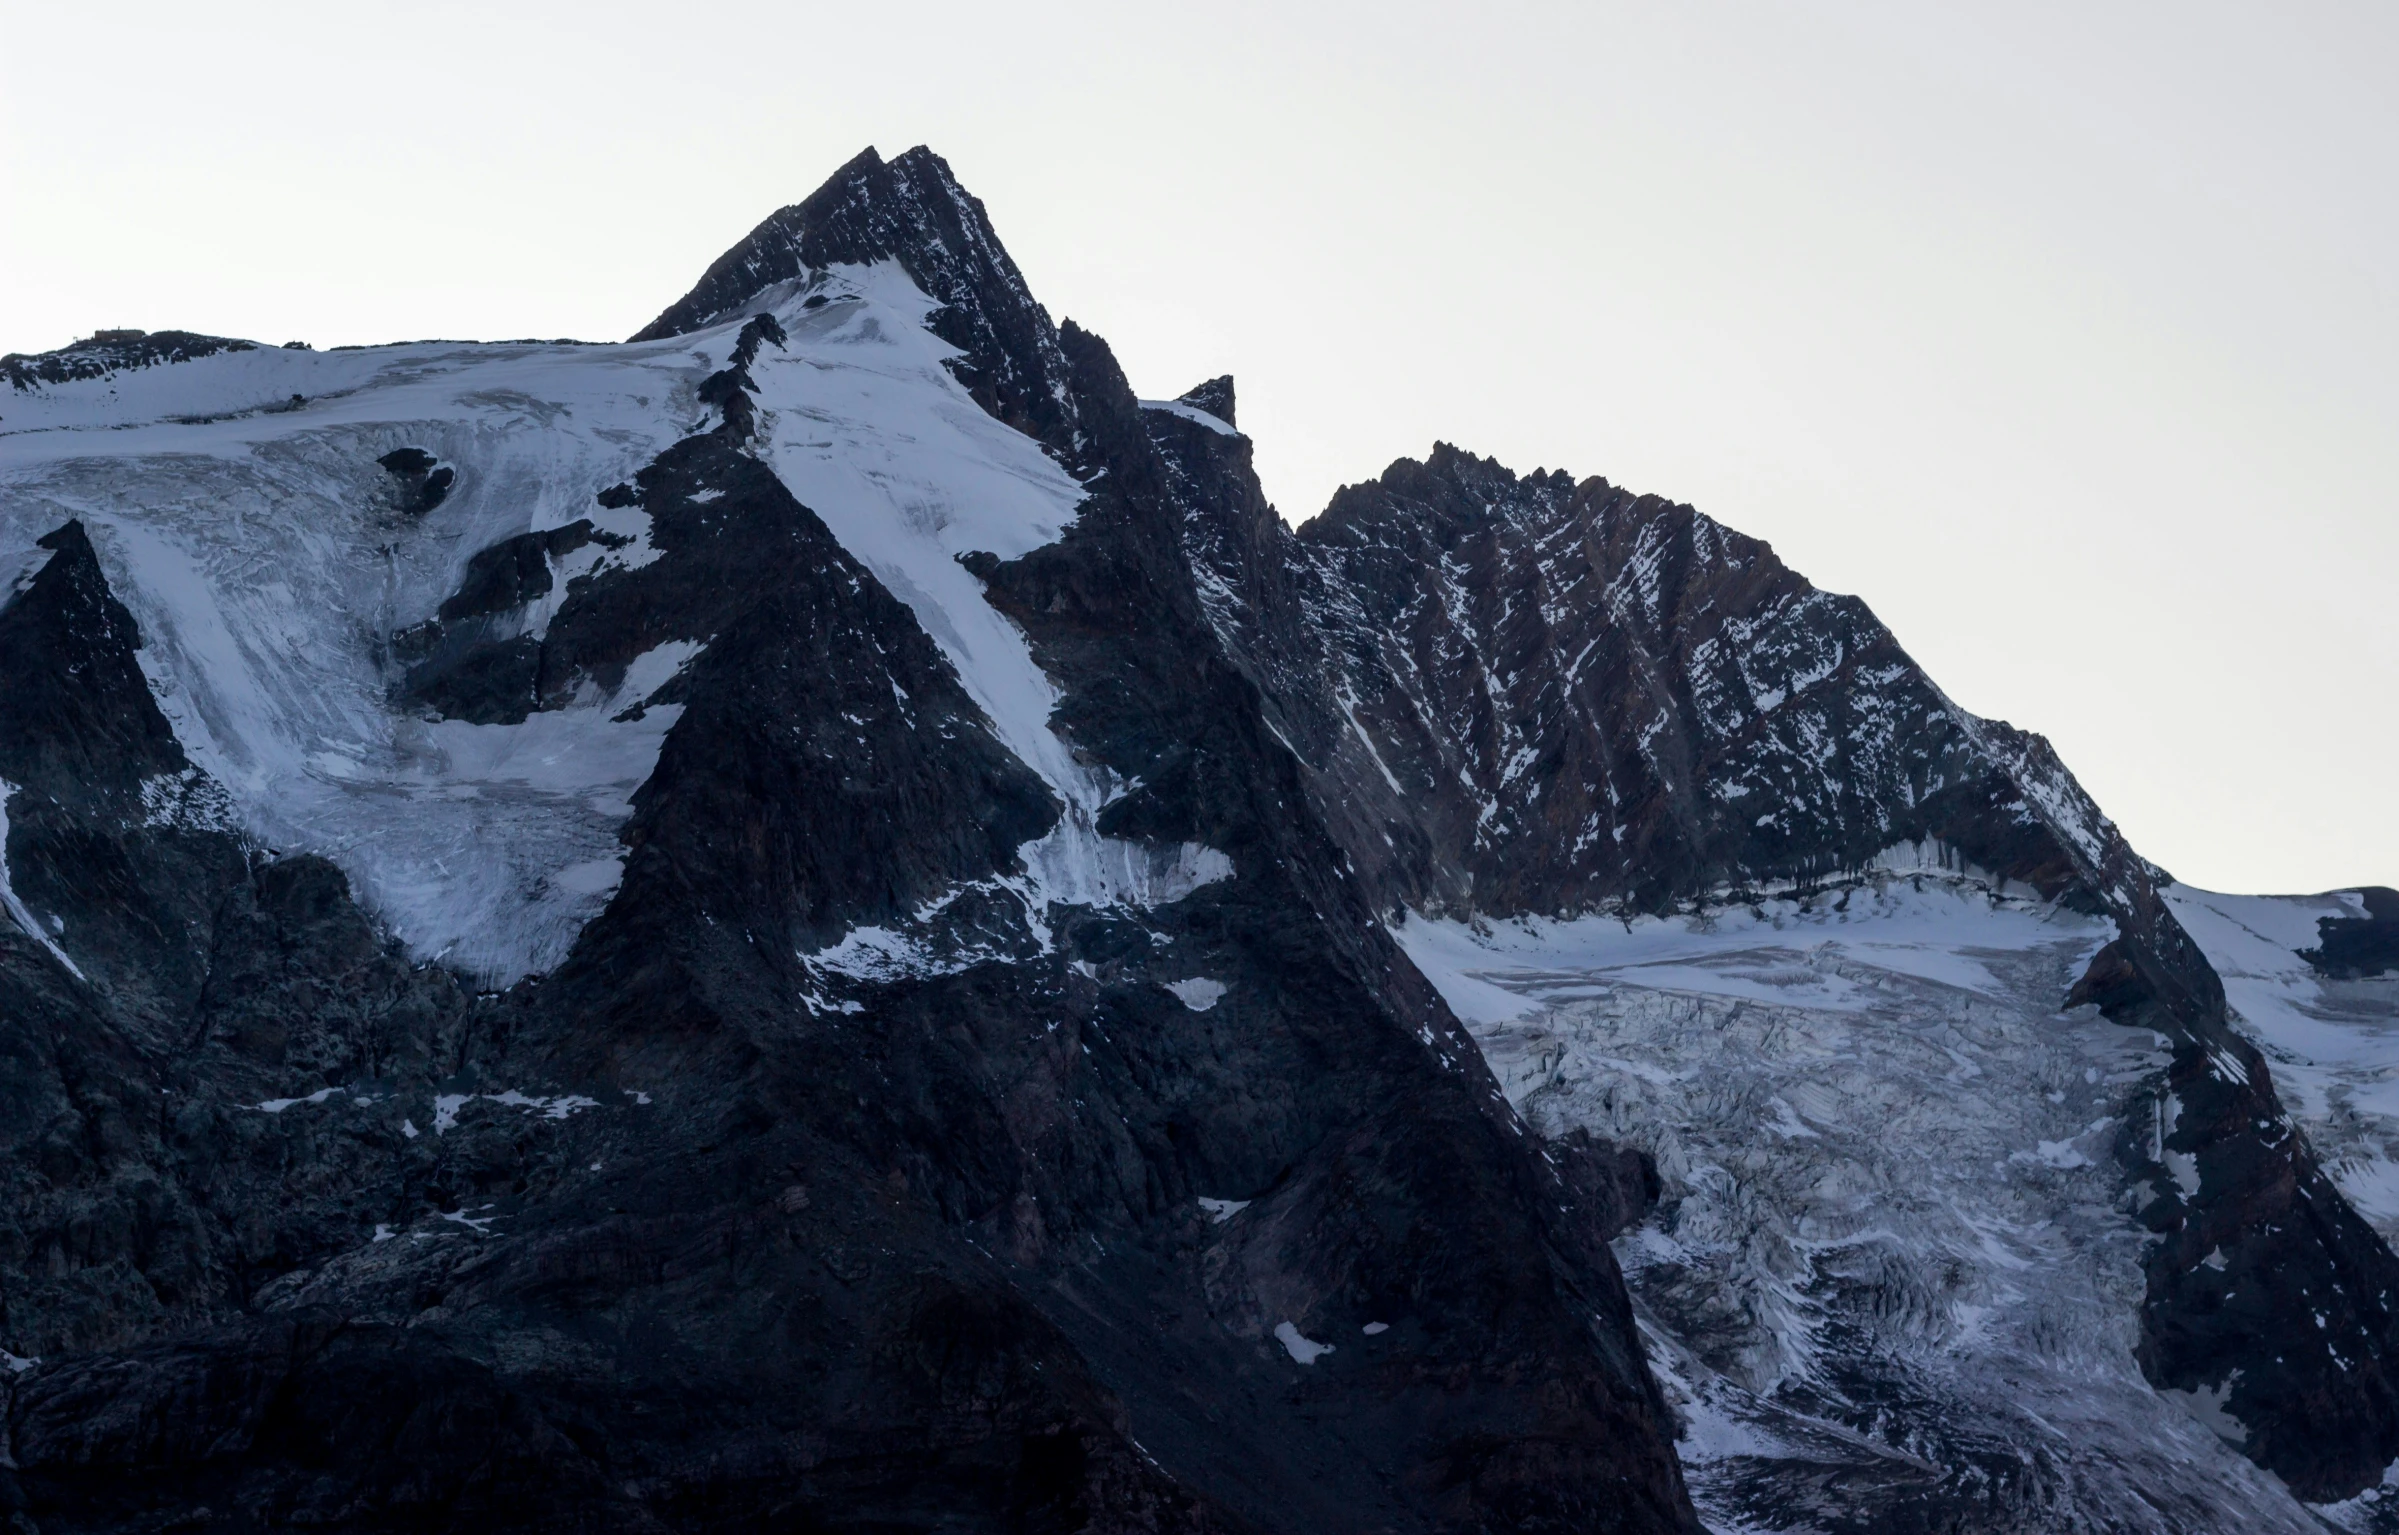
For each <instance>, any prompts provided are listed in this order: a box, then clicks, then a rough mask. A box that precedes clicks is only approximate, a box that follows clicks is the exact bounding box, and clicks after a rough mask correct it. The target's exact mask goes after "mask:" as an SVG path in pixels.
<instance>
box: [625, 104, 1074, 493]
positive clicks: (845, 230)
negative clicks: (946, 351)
mask: <svg viewBox="0 0 2399 1535" xmlns="http://www.w3.org/2000/svg"><path fill="white" fill-rule="evenodd" d="M880 260H894V261H897V262H899V263H900V265H901V266H902V267H903V268H904V269H905V270H906V271H907V273H908V275H909V276H910V277H911V278H913V279H915V281H916V285H917V286H918V287H920V288H922V289H923V290H924V291H925V293H926V294H927V295H928V296H930V297H931V298H932V299H933V300H935V301H936V302H937V303H939V304H940V305H941V306H942V307H941V308H940V309H939V310H937V311H935V313H934V314H933V315H932V316H931V317H930V319H929V321H928V323H929V324H930V325H931V327H932V329H933V331H934V333H935V334H936V335H938V336H940V337H941V339H942V340H944V341H947V342H949V343H950V344H951V345H953V346H955V347H957V348H958V349H959V350H960V351H962V352H964V353H965V354H966V355H965V356H964V357H962V358H960V359H958V360H957V361H956V362H954V363H953V364H952V367H953V369H954V371H955V372H956V373H957V375H958V378H959V381H960V382H961V383H963V384H964V385H965V386H966V387H967V390H968V392H969V393H971V394H973V395H974V397H975V399H976V401H977V402H978V403H979V404H981V405H982V406H983V408H984V409H986V410H988V411H990V412H991V413H992V414H993V415H994V416H997V417H998V418H999V419H1000V420H1002V421H1005V422H1007V423H1008V424H1009V425H1010V426H1013V427H1016V428H1018V429H1019V430H1021V431H1023V432H1024V433H1025V434H1026V435H1027V436H1030V437H1033V438H1035V439H1037V440H1039V441H1041V442H1043V443H1046V444H1047V445H1049V446H1050V447H1052V448H1056V449H1059V450H1061V451H1068V450H1071V449H1072V448H1073V446H1074V440H1075V424H1076V423H1075V402H1074V400H1073V398H1072V396H1071V394H1069V393H1068V392H1067V391H1066V390H1065V389H1064V387H1063V385H1064V383H1065V379H1066V373H1067V365H1066V359H1065V357H1064V355H1063V354H1062V353H1061V352H1060V351H1059V348H1058V337H1057V332H1056V330H1055V329H1053V328H1052V326H1051V324H1050V319H1049V316H1048V314H1047V313H1046V312H1045V311H1043V309H1042V308H1041V306H1040V305H1039V304H1036V303H1035V302H1034V301H1033V294H1032V290H1031V289H1030V288H1028V287H1027V286H1026V285H1025V280H1024V276H1023V274H1021V273H1020V272H1018V271H1017V269H1016V263H1015V262H1014V261H1012V260H1010V259H1009V256H1008V253H1007V251H1005V250H1004V249H1002V248H1001V246H1000V241H999V236H998V235H996V234H995V233H993V232H992V228H991V220H990V218H989V217H988V216H987V215H986V214H985V213H984V211H983V204H982V202H981V201H980V200H979V199H977V198H975V197H972V196H970V195H968V193H967V192H966V190H965V189H964V188H962V187H960V186H959V185H958V182H957V180H956V178H954V177H953V176H951V174H950V168H949V165H948V164H947V162H945V161H944V160H943V159H942V158H941V157H940V156H939V155H937V154H935V153H933V152H932V151H931V150H929V149H925V148H921V147H920V148H916V149H911V150H909V151H908V152H907V153H906V154H904V155H902V156H900V157H899V158H898V159H896V160H893V161H890V162H888V163H886V162H885V161H884V160H883V158H882V157H881V156H880V155H878V154H876V153H875V152H874V151H873V150H871V149H869V150H866V151H865V152H864V153H862V154H860V155H859V156H858V158H856V159H855V160H852V161H851V162H850V163H849V164H847V165H845V166H843V167H842V168H841V169H840V170H838V171H836V172H835V173H834V175H833V179H832V180H830V181H828V182H826V183H825V184H824V185H823V186H821V187H819V188H818V189H817V190H816V192H815V194H814V195H813V196H811V197H809V198H808V200H807V201H805V202H802V203H798V204H795V205H793V206H792V207H789V208H785V209H782V210H781V211H780V212H778V213H776V214H775V215H774V216H773V217H772V218H769V219H768V220H767V221H766V222H765V223H763V224H760V225H759V226H758V227H757V228H756V229H754V230H752V231H750V234H749V236H748V237H747V238H746V239H744V240H743V241H742V242H741V243H740V244H738V245H736V246H734V247H733V248H732V249H731V250H729V251H727V252H725V254H724V255H723V256H721V257H719V258H718V260H717V262H716V264H715V265H714V266H711V267H710V268H709V269H708V271H707V273H706V274H705V275H704V276H702V277H701V279H700V281H699V284H698V286H696V287H694V288H693V289H692V290H691V292H690V293H688V294H686V295H685V296H684V297H683V298H682V299H681V300H680V301H678V302H677V303H675V304H674V305H672V306H671V307H669V308H668V309H667V310H666V312H665V313H663V314H661V315H660V316H659V317H658V318H657V319H655V320H653V321H651V322H650V323H649V324H648V325H647V326H646V327H644V328H643V329H642V330H641V331H640V332H639V333H637V334H636V335H635V336H634V337H633V339H634V340H635V341H650V340H655V339H657V338H659V337H662V336H678V335H682V334H683V333H684V332H686V331H691V330H697V329H698V328H700V327H701V326H703V325H707V324H710V323H712V322H714V321H716V320H719V319H722V318H724V317H725V316H727V315H730V314H733V313H735V312H737V311H738V310H740V309H741V308H742V307H743V306H744V305H746V304H748V303H750V301H751V300H752V299H754V298H755V297H757V295H758V294H759V293H761V292H762V291H764V290H766V289H769V288H772V287H773V286H775V285H776V284H778V283H786V282H796V281H800V280H802V279H803V278H805V277H806V276H807V275H808V274H810V273H812V272H818V271H822V270H823V269H824V268H826V267H829V266H834V265H837V264H839V263H844V262H855V263H861V264H864V263H869V262H874V261H880Z"/></svg>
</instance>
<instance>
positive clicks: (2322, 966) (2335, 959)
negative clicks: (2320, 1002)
mask: <svg viewBox="0 0 2399 1535" xmlns="http://www.w3.org/2000/svg"><path fill="white" fill-rule="evenodd" d="M2358 894H2359V896H2360V897H2362V898H2363V899H2364V901H2365V905H2366V914H2365V915H2364V916H2363V917H2322V918H2319V919H2317V922H2316V930H2317V933H2318V934H2319V936H2320V937H2321V939H2322V941H2321V942H2320V943H2319V944H2318V945H2317V946H2316V947H2315V948H2313V949H2307V950H2304V951H2302V953H2301V955H2300V957H2301V958H2303V959H2305V960H2306V961H2307V962H2308V963H2309V964H2311V965H2313V966H2315V967H2316V969H2317V971H2318V972H2319V973H2321V974H2323V975H2328V976H2330V977H2332V978H2333V979H2335V980H2346V981H2353V980H2358V979H2360V978H2362V977H2365V976H2370V975H2382V974H2384V973H2386V972H2388V971H2391V970H2399V890H2391V889H2387V888H2385V887H2383V886H2381V885H2369V886H2367V887H2366V888H2365V889H2363V890H2361V891H2359V892H2358Z"/></svg>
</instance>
